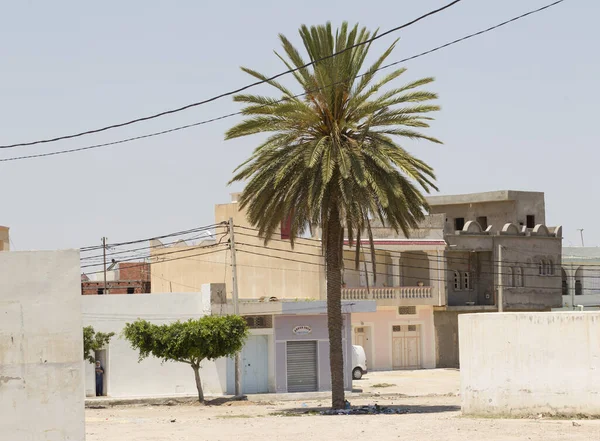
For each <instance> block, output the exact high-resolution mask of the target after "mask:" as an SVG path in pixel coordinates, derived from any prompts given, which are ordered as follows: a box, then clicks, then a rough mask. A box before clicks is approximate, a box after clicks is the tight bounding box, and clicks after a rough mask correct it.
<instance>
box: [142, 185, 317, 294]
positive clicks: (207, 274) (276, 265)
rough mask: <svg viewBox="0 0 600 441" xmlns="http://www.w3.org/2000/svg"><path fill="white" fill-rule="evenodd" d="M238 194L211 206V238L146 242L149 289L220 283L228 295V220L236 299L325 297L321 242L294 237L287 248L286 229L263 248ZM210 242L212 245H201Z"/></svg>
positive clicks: (190, 288)
mask: <svg viewBox="0 0 600 441" xmlns="http://www.w3.org/2000/svg"><path fill="white" fill-rule="evenodd" d="M237 198H238V194H237V193H235V194H232V201H231V202H230V203H228V204H219V205H216V206H215V224H217V226H216V227H215V237H216V238H215V239H214V240H212V241H209V240H205V241H203V242H202V243H200V244H198V245H190V244H186V243H185V242H179V243H176V244H174V245H172V246H161V243H160V241H158V240H155V241H152V243H151V244H150V245H151V259H150V263H151V267H150V272H151V285H152V288H151V289H152V292H153V293H163V292H175V291H177V292H194V291H198V290H199V287H200V286H201V285H203V284H205V283H225V284H226V286H227V293H228V294H229V295H231V293H232V286H231V280H232V275H231V253H230V252H229V251H228V247H227V240H228V238H229V234H228V227H227V225H226V224H227V222H228V221H229V218H230V217H231V218H233V222H234V225H235V227H234V234H235V241H236V250H237V252H236V257H237V277H238V287H239V298H240V299H261V298H267V299H268V298H270V297H277V298H286V299H302V300H306V299H315V300H317V299H324V295H325V294H324V292H325V277H324V272H323V258H322V256H321V255H320V248H319V247H320V246H317V247H316V248H315V244H314V242H313V241H312V240H305V239H299V240H298V241H297V242H296V244H295V246H294V249H293V251H294V252H296V253H297V256H298V257H294V256H291V255H290V252H291V251H292V247H291V245H290V241H289V240H287V238H286V233H285V227H284V229H283V230H282V231H280V232H279V234H278V235H277V236H276V237H274V238H273V240H272V241H271V242H269V244H268V245H267V246H265V244H264V240H263V239H262V238H260V237H258V233H257V231H256V230H255V229H254V228H253V227H252V226H251V225H250V224H249V223H248V221H247V219H246V212H245V211H244V210H239V208H238V204H237ZM207 246H211V248H205V247H207Z"/></svg>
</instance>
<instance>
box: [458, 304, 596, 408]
mask: <svg viewBox="0 0 600 441" xmlns="http://www.w3.org/2000/svg"><path fill="white" fill-rule="evenodd" d="M458 320H459V342H460V378H461V399H462V409H463V413H465V414H495V415H532V414H539V413H551V414H565V415H568V414H586V415H600V313H598V312H551V313H550V312H538V313H490V314H464V315H460V316H459V319H458Z"/></svg>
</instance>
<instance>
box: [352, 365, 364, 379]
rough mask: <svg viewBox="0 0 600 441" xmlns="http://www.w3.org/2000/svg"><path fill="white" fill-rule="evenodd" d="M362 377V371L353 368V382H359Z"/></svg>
mask: <svg viewBox="0 0 600 441" xmlns="http://www.w3.org/2000/svg"><path fill="white" fill-rule="evenodd" d="M362 376H363V373H362V369H361V368H359V367H356V368H354V370H353V371H352V378H354V379H355V380H360V379H361V378H362Z"/></svg>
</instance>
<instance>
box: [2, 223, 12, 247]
mask: <svg viewBox="0 0 600 441" xmlns="http://www.w3.org/2000/svg"><path fill="white" fill-rule="evenodd" d="M0 251H10V235H9V228H8V227H3V226H2V225H0Z"/></svg>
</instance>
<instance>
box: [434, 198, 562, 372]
mask: <svg viewBox="0 0 600 441" xmlns="http://www.w3.org/2000/svg"><path fill="white" fill-rule="evenodd" d="M428 202H429V205H430V212H431V213H432V214H435V215H442V216H443V217H444V236H443V237H444V241H445V242H446V247H445V253H444V255H445V258H446V262H445V265H446V268H447V271H446V278H447V284H446V304H445V305H443V306H437V307H436V308H435V310H434V325H435V337H436V338H435V340H436V341H435V344H436V366H437V367H458V364H459V352H458V315H460V314H464V313H475V312H494V311H498V310H499V302H500V301H501V302H502V310H504V311H513V312H514V311H550V310H551V309H552V308H556V307H558V306H560V305H561V304H562V301H561V298H562V296H561V294H562V288H561V275H560V273H559V269H560V268H561V250H562V227H560V226H559V227H548V226H546V213H545V201H544V193H541V192H529V191H512V190H502V191H492V192H484V193H474V194H464V195H452V196H434V197H430V198H428ZM499 294H501V295H499Z"/></svg>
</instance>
